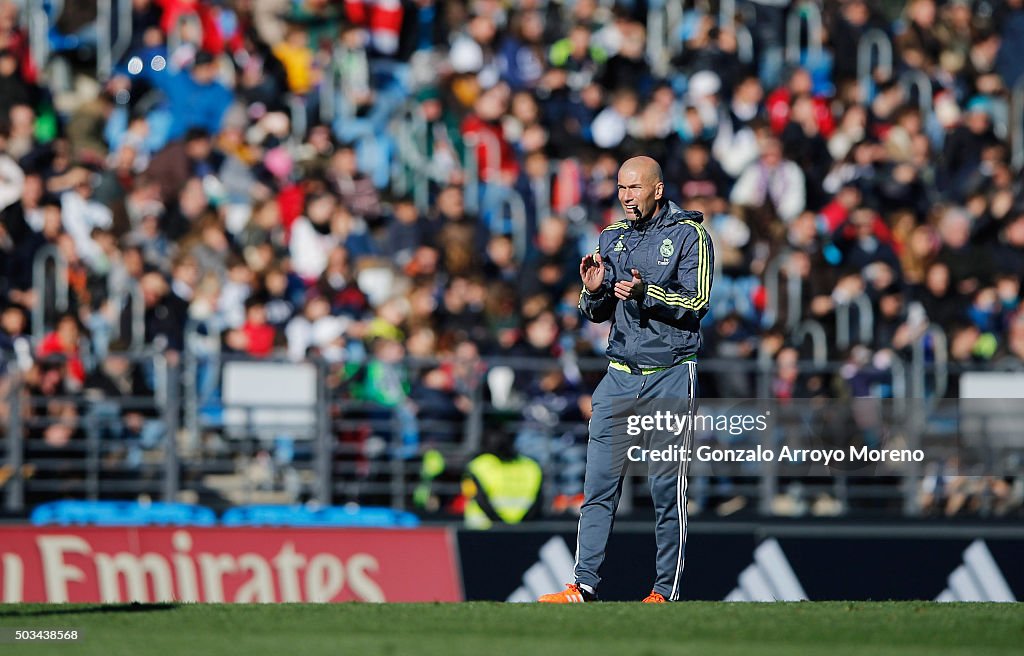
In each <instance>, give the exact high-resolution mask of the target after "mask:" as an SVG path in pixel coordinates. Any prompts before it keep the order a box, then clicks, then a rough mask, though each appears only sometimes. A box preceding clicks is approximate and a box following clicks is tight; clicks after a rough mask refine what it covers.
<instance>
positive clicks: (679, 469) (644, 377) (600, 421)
mask: <svg viewBox="0 0 1024 656" xmlns="http://www.w3.org/2000/svg"><path fill="white" fill-rule="evenodd" d="M696 371H697V368H696V362H694V361H689V362H682V363H680V364H677V365H676V366H674V367H670V368H668V369H665V370H662V371H658V372H654V373H648V374H641V373H629V372H626V371H621V370H619V369H616V368H609V370H608V373H607V374H606V375H605V377H604V378H603V379H602V380H601V383H600V384H599V385H598V386H597V389H596V390H595V391H594V396H593V415H592V417H591V420H590V440H589V442H588V443H587V473H586V479H585V481H584V484H583V488H584V489H583V496H584V501H583V508H582V512H581V515H580V524H579V534H578V536H577V545H576V569H575V576H576V583H579V584H584V585H587V586H589V587H590V588H593V589H594V590H596V589H597V587H598V584H599V583H600V581H601V577H600V574H599V572H600V569H601V563H602V562H603V561H604V554H605V547H606V546H607V544H608V537H609V535H610V534H611V531H612V525H613V524H614V522H615V509H616V507H617V506H618V503H619V495H620V494H621V492H622V483H623V477H624V475H625V472H626V467H627V465H629V466H631V467H634V468H635V467H637V465H634V464H633V463H631V462H630V460H629V459H628V457H627V454H628V453H629V452H630V447H631V446H640V447H642V448H646V449H658V450H662V449H665V448H666V447H668V446H670V445H679V446H681V447H682V448H683V449H684V453H685V450H687V449H689V448H690V447H691V444H692V441H693V438H692V434H693V429H692V424H690V425H689V426H688V427H687V428H686V429H685V430H683V431H682V432H681V433H679V434H678V435H677V434H675V433H674V432H673V431H646V432H642V433H641V434H640V435H630V434H629V431H628V429H629V422H630V416H631V415H632V416H636V415H639V416H643V415H647V414H651V415H653V414H654V413H655V412H658V411H668V412H672V413H673V414H674V415H675V416H677V417H681V416H684V415H690V416H691V419H690V421H692V413H693V411H694V409H695V399H696V396H697V395H696V386H697V385H696V384H697V378H696ZM633 421H634V423H636V420H633ZM639 428H640V427H639V426H634V430H633V432H634V433H635V432H637V430H636V429H639ZM631 453H632V454H633V455H634V456H636V455H637V453H638V450H637V449H633V450H632V452H631ZM688 464H689V463H688V462H687V461H686V460H685V459H680V460H678V461H673V462H665V463H660V462H659V463H648V464H647V470H646V471H647V473H648V479H649V483H650V488H651V496H652V497H653V499H654V508H655V522H656V523H655V535H656V538H657V545H658V556H657V563H656V577H655V579H654V591H655V592H659V593H661V594H662V595H664V596H665V598H666V599H668V600H670V601H676V600H678V599H679V593H680V583H681V577H682V573H683V563H684V555H685V554H684V549H685V546H686V472H687V467H688ZM640 466H644V465H643V464H641V465H640ZM633 471H639V470H635V469H634V470H633Z"/></svg>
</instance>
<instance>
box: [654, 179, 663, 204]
mask: <svg viewBox="0 0 1024 656" xmlns="http://www.w3.org/2000/svg"><path fill="white" fill-rule="evenodd" d="M664 195H665V183H664V182H659V183H658V184H656V185H654V200H661V197H662V196H664Z"/></svg>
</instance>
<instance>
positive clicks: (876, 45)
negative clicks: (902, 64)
mask: <svg viewBox="0 0 1024 656" xmlns="http://www.w3.org/2000/svg"><path fill="white" fill-rule="evenodd" d="M876 57H877V59H878V64H877V66H875V65H873V64H874V63H875V62H874V60H875V58H876ZM892 61H893V60H892V41H890V40H889V35H888V34H886V33H885V32H883V31H882V30H880V29H878V28H872V29H870V30H868V31H867V32H865V33H864V35H863V36H861V38H860V43H858V44H857V82H858V83H859V84H860V89H861V93H862V94H864V96H863V98H864V101H865V102H869V101H870V100H871V98H872V96H873V95H874V94H873V89H874V73H875V71H879V72H880V74H881V76H882V77H883V79H886V80H887V79H890V78H891V77H892V70H893V69H892Z"/></svg>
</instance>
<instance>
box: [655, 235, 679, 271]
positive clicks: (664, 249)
mask: <svg viewBox="0 0 1024 656" xmlns="http://www.w3.org/2000/svg"><path fill="white" fill-rule="evenodd" d="M675 252H676V249H675V247H674V246H673V245H672V240H671V239H665V240H664V241H662V242H661V248H659V249H658V253H659V254H660V255H661V259H660V260H658V264H660V265H662V266H664V265H666V264H668V259H669V258H670V257H672V254H673V253H675Z"/></svg>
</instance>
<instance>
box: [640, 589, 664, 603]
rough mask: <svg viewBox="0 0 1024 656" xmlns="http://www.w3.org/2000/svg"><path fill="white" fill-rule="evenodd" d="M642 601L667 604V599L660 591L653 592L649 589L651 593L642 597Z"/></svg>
mask: <svg viewBox="0 0 1024 656" xmlns="http://www.w3.org/2000/svg"><path fill="white" fill-rule="evenodd" d="M643 603H645V604H667V603H668V599H665V597H664V596H663V595H662V594H661V593H660V592H655V591H654V590H651V594H649V595H647V596H646V597H644V600H643Z"/></svg>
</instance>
